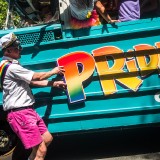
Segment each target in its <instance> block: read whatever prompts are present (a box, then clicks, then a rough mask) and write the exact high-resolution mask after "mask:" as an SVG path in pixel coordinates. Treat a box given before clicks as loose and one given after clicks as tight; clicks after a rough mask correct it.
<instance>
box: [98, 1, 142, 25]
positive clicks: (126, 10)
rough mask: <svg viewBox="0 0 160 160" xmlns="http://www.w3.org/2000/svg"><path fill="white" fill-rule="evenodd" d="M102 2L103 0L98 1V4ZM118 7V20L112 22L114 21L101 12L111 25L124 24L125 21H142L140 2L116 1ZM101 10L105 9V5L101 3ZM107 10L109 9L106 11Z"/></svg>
mask: <svg viewBox="0 0 160 160" xmlns="http://www.w3.org/2000/svg"><path fill="white" fill-rule="evenodd" d="M100 2H102V0H98V1H97V5H98V3H100ZM115 4H116V5H117V6H118V7H117V6H116V7H115V8H118V20H114V21H112V19H110V18H107V17H110V16H109V15H107V14H106V13H105V12H101V13H102V14H103V15H102V17H103V18H104V19H105V20H106V21H108V20H109V22H110V23H112V22H124V21H132V20H138V19H140V4H139V0H115ZM101 8H105V6H104V5H103V3H101ZM106 10H107V9H106Z"/></svg>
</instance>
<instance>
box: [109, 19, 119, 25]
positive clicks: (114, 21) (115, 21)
mask: <svg viewBox="0 0 160 160" xmlns="http://www.w3.org/2000/svg"><path fill="white" fill-rule="evenodd" d="M117 22H120V20H114V19H112V20H110V21H109V22H108V23H110V24H112V23H117Z"/></svg>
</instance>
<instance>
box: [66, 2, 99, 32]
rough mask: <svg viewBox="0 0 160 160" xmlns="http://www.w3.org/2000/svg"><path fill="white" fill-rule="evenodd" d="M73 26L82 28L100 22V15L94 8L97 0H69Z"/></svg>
mask: <svg viewBox="0 0 160 160" xmlns="http://www.w3.org/2000/svg"><path fill="white" fill-rule="evenodd" d="M69 2H70V12H71V22H70V24H71V28H73V29H80V28H87V27H91V26H97V25H99V24H100V21H99V15H98V14H97V12H96V10H95V9H94V2H95V0H69Z"/></svg>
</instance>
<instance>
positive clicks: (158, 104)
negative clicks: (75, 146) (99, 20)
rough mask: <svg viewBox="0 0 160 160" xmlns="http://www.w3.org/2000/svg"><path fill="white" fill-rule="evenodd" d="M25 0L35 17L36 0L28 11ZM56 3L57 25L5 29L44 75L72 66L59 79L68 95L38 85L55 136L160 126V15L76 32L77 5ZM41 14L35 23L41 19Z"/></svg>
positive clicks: (1, 134)
mask: <svg viewBox="0 0 160 160" xmlns="http://www.w3.org/2000/svg"><path fill="white" fill-rule="evenodd" d="M18 2H19V1H18V0H17V1H15V4H14V6H16V7H17V8H16V9H17V12H19V13H20V14H21V15H23V16H24V15H25V16H26V17H27V16H31V14H29V13H28V12H25V9H24V8H23V7H24V6H25V5H28V6H30V7H31V5H30V3H28V0H26V1H25V3H26V4H25V5H24V6H23V7H22V5H19V4H18ZM20 2H22V1H20ZM53 2H54V3H51V4H52V5H53V6H54V7H52V8H54V9H55V8H56V9H55V10H54V13H55V14H56V16H55V17H56V18H55V17H54V21H51V22H48V23H37V24H34V25H32V26H27V27H21V28H12V29H6V30H1V31H0V37H2V36H3V35H5V34H7V33H9V32H14V33H15V34H16V35H17V36H18V38H19V40H20V41H21V45H22V47H23V51H22V57H21V59H20V62H21V64H22V65H23V66H24V67H26V68H28V69H31V70H34V71H36V72H40V71H48V70H50V69H52V68H53V67H55V66H58V65H63V66H64V68H65V71H66V72H65V74H64V76H63V77H61V76H53V77H51V79H64V80H65V82H66V84H67V90H66V91H64V90H59V89H56V88H50V87H47V88H40V87H32V92H33V94H34V97H35V100H36V103H35V109H36V111H37V112H38V113H39V115H40V116H41V117H43V119H44V120H45V123H46V125H47V126H48V128H49V131H50V132H51V133H53V134H54V135H61V134H72V133H76V134H79V133H86V132H94V131H96V132H97V131H99V132H102V131H104V130H105V131H107V130H112V129H123V128H124V129H125V128H134V127H145V126H152V125H156V126H157V125H159V123H160V79H159V74H160V70H159V68H160V55H159V53H160V12H156V14H154V15H152V16H148V17H142V18H141V19H139V20H135V21H128V22H121V23H115V24H101V25H99V26H93V27H90V28H83V29H78V30H73V29H71V28H70V25H69V18H70V14H69V1H68V0H65V1H63V0H59V1H58V2H57V1H53ZM55 2H57V3H55ZM55 5H56V7H55ZM25 7H26V6H25ZM159 8H160V7H159ZM31 9H32V14H33V15H34V16H35V17H36V18H37V16H36V14H35V10H34V9H33V7H31ZM33 15H32V17H29V18H30V19H31V20H33V21H36V20H35V19H33ZM0 55H1V57H2V53H1V54H0ZM0 95H1V96H0V127H1V128H0V148H1V152H2V153H6V152H8V151H9V150H10V149H11V148H12V147H13V146H14V143H13V139H14V138H13V137H14V134H13V133H12V131H11V130H10V128H9V126H8V125H7V122H6V119H5V113H4V111H3V109H2V106H3V101H2V91H1V92H0ZM4 139H5V140H6V141H3V140H4ZM11 146H12V147H11Z"/></svg>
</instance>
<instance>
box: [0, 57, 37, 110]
mask: <svg viewBox="0 0 160 160" xmlns="http://www.w3.org/2000/svg"><path fill="white" fill-rule="evenodd" d="M5 60H12V64H11V65H10V66H9V67H8V69H7V72H6V75H5V77H4V81H3V109H4V111H7V110H9V109H13V108H19V107H25V106H29V105H32V104H34V103H35V100H34V97H33V94H32V92H31V89H30V87H29V84H30V82H31V80H32V77H33V74H34V72H33V71H31V70H28V69H25V68H23V67H22V66H21V65H19V64H18V61H17V60H13V59H10V58H8V57H3V60H2V62H1V64H2V63H4V61H5Z"/></svg>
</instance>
